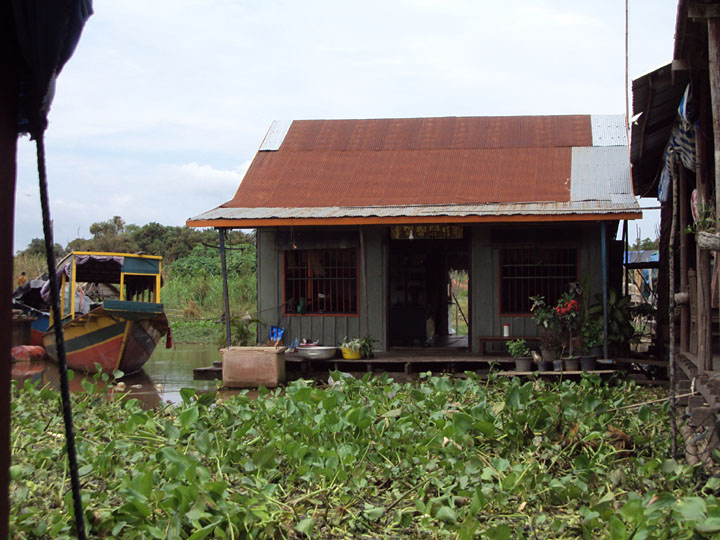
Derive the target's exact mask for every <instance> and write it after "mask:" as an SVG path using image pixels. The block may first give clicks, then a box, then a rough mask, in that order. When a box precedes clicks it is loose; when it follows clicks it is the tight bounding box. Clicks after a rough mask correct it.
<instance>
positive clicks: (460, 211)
mask: <svg viewBox="0 0 720 540" xmlns="http://www.w3.org/2000/svg"><path fill="white" fill-rule="evenodd" d="M622 199H624V200H618V201H617V202H615V203H607V202H606V203H603V204H598V201H582V202H577V201H576V202H567V203H558V202H546V203H543V202H540V203H538V202H534V203H528V204H522V203H513V204H478V205H467V204H463V205H443V206H435V205H422V206H413V205H408V206H381V207H378V206H369V207H321V208H319V207H305V208H225V207H219V208H215V209H214V210H210V211H208V212H205V213H203V214H200V215H198V216H195V217H193V218H190V219H188V220H187V225H188V226H189V227H229V228H257V227H276V226H286V225H294V226H301V225H328V226H330V225H381V224H388V225H390V224H398V223H510V222H553V221H562V222H568V221H616V220H624V219H628V220H629V219H640V218H642V210H641V209H640V206H639V205H638V204H637V202H636V201H635V199H634V197H632V196H629V197H623V198H622Z"/></svg>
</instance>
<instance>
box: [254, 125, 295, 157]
mask: <svg viewBox="0 0 720 540" xmlns="http://www.w3.org/2000/svg"><path fill="white" fill-rule="evenodd" d="M291 125H292V120H273V123H272V124H271V125H270V129H269V130H268V132H267V135H265V139H264V140H263V142H262V144H261V145H260V150H259V151H260V152H267V151H276V150H279V149H280V145H282V143H283V141H284V140H285V136H286V135H287V132H288V131H289V130H290V126H291Z"/></svg>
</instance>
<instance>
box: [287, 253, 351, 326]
mask: <svg viewBox="0 0 720 540" xmlns="http://www.w3.org/2000/svg"><path fill="white" fill-rule="evenodd" d="M284 253H285V256H284V263H283V264H284V278H283V279H284V286H285V314H287V315H302V314H306V313H307V314H315V315H354V314H357V297H358V293H357V288H358V285H357V272H358V270H357V249H354V248H353V249H298V250H292V251H285V252H284Z"/></svg>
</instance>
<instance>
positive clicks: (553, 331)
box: [530, 292, 579, 350]
mask: <svg viewBox="0 0 720 540" xmlns="http://www.w3.org/2000/svg"><path fill="white" fill-rule="evenodd" d="M530 300H531V301H532V306H531V307H530V311H532V313H533V320H534V321H535V323H536V324H537V325H538V327H540V343H541V345H542V346H543V347H544V348H547V349H561V350H563V349H565V348H567V347H571V343H572V333H573V332H574V330H575V327H576V324H577V317H578V306H579V304H578V301H577V299H576V298H575V293H570V292H566V293H563V294H562V295H561V296H560V298H559V299H558V301H557V304H556V305H554V306H553V305H550V304H548V303H547V302H546V301H545V297H544V296H542V295H537V296H531V297H530Z"/></svg>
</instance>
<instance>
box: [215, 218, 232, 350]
mask: <svg viewBox="0 0 720 540" xmlns="http://www.w3.org/2000/svg"><path fill="white" fill-rule="evenodd" d="M226 230H227V229H223V228H219V229H218V232H219V233H220V266H221V268H222V282H223V303H224V305H225V340H226V343H227V347H230V343H231V339H230V298H229V297H228V282H227V265H226V263H225V231H226Z"/></svg>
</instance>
